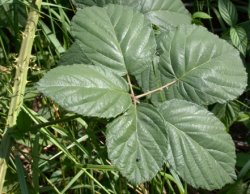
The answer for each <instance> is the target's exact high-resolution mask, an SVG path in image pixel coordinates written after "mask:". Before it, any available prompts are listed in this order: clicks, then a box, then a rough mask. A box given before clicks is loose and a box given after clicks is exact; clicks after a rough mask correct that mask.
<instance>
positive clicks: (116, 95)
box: [38, 64, 132, 118]
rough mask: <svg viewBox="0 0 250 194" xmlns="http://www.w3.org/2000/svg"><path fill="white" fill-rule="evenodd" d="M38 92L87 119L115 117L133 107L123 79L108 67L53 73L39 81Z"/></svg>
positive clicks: (81, 66) (63, 69)
mask: <svg viewBox="0 0 250 194" xmlns="http://www.w3.org/2000/svg"><path fill="white" fill-rule="evenodd" d="M38 90H39V91H41V92H42V93H44V94H45V95H46V96H48V97H50V98H51V99H53V100H54V101H56V102H57V103H58V104H60V105H61V106H62V107H63V108H65V109H67V110H70V111H73V112H76V113H78V114H81V115H84V116H98V117H105V118H110V117H115V116H117V115H118V114H120V113H122V112H125V111H126V110H127V109H128V107H129V106H130V105H131V104H132V103H131V98H130V95H129V93H128V85H127V83H126V82H125V80H124V79H123V78H121V77H120V76H118V75H116V74H114V73H112V72H111V71H108V70H107V69H106V68H103V67H97V66H87V65H84V64H78V65H71V66H60V67H57V68H55V69H53V70H51V71H49V72H48V73H47V74H46V75H45V76H44V77H43V78H42V79H41V80H40V81H39V83H38Z"/></svg>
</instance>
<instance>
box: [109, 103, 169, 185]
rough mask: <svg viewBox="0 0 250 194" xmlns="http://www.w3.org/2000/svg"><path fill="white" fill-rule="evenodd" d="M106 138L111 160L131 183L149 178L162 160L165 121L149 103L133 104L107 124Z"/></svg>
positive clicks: (164, 149)
mask: <svg viewBox="0 0 250 194" xmlns="http://www.w3.org/2000/svg"><path fill="white" fill-rule="evenodd" d="M106 142H107V148H108V154H109V158H110V159H111V161H112V163H113V164H114V165H115V166H117V168H118V169H119V170H120V172H121V173H122V174H123V175H124V176H125V177H126V178H128V180H129V181H130V182H132V183H134V184H139V183H142V182H145V181H149V180H151V179H152V178H153V177H154V176H155V175H156V173H157V172H158V171H159V170H160V168H161V167H162V165H163V163H164V162H165V160H166V155H167V144H168V139H167V135H166V129H165V124H164V122H163V118H162V116H161V115H160V114H159V112H158V111H157V110H156V109H155V108H154V107H153V106H151V105H146V104H140V105H139V106H134V105H133V106H131V107H130V108H129V109H128V111H127V112H126V113H124V114H123V115H121V116H120V117H118V118H116V119H115V120H114V121H113V122H112V123H110V124H108V126H107V133H106Z"/></svg>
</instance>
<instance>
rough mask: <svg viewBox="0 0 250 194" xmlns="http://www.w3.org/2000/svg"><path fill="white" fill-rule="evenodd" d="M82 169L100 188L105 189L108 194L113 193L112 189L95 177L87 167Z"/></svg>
mask: <svg viewBox="0 0 250 194" xmlns="http://www.w3.org/2000/svg"><path fill="white" fill-rule="evenodd" d="M82 170H83V171H84V173H85V174H87V175H88V176H89V177H90V178H91V179H92V180H93V181H94V182H95V183H96V184H97V185H98V186H99V187H100V188H102V189H103V191H105V192H106V193H107V194H110V193H113V192H111V191H108V190H107V189H106V188H105V187H104V186H103V185H102V184H101V183H100V182H99V181H97V180H96V179H95V177H93V176H92V175H91V174H90V173H89V172H88V171H87V170H86V169H84V168H82Z"/></svg>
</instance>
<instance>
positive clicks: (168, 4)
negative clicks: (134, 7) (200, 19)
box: [141, 0, 192, 28]
mask: <svg viewBox="0 0 250 194" xmlns="http://www.w3.org/2000/svg"><path fill="white" fill-rule="evenodd" d="M141 12H142V13H144V14H145V16H146V17H147V18H148V19H149V20H150V21H151V22H152V23H153V24H155V25H157V26H160V27H163V28H169V27H168V26H169V25H170V26H174V27H176V26H178V25H180V24H191V20H192V18H191V14H190V13H189V12H188V11H187V9H186V8H185V6H184V4H183V3H182V1H181V0H174V1H173V0H144V1H143V4H142V8H141Z"/></svg>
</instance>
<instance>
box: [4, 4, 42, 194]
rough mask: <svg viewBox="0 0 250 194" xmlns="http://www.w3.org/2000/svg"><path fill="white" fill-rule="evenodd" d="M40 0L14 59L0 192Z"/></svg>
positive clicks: (20, 101)
mask: <svg viewBox="0 0 250 194" xmlns="http://www.w3.org/2000/svg"><path fill="white" fill-rule="evenodd" d="M41 4H42V0H33V2H32V4H31V8H30V12H29V15H28V19H27V24H26V27H25V31H24V33H23V40H22V45H21V49H20V52H19V56H18V58H17V60H16V75H15V79H14V86H13V92H12V97H11V102H10V106H9V113H8V117H7V123H6V129H5V131H4V134H3V136H2V140H1V145H0V193H3V185H4V180H5V175H6V171H7V162H8V158H9V154H10V149H11V144H12V142H11V136H10V133H11V132H10V131H12V129H13V128H15V125H16V119H17V116H18V114H19V111H20V107H21V106H22V103H23V96H24V92H25V86H26V83H27V72H28V69H29V62H30V57H31V50H32V46H33V42H34V38H35V32H36V26H37V22H38V18H39V13H38V11H39V10H40V7H41Z"/></svg>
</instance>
